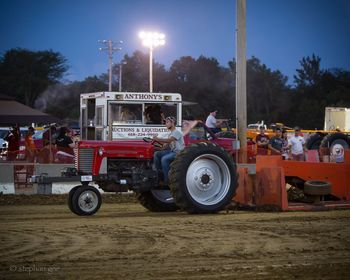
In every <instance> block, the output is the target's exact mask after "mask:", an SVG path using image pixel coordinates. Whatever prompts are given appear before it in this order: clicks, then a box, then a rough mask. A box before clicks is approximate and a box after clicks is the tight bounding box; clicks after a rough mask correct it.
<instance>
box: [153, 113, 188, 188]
mask: <svg viewBox="0 0 350 280" xmlns="http://www.w3.org/2000/svg"><path fill="white" fill-rule="evenodd" d="M165 125H166V127H167V129H169V130H170V134H169V136H168V138H166V139H164V138H158V137H157V136H154V137H153V140H154V141H157V142H159V143H160V144H166V145H167V146H168V147H169V149H165V150H161V151H156V152H155V153H154V157H153V158H154V164H155V167H156V168H157V170H158V171H162V172H163V176H164V185H168V179H169V178H168V176H169V175H168V173H169V169H170V163H171V162H172V161H173V160H174V158H175V156H176V155H177V154H178V153H179V152H180V151H182V150H183V149H184V147H185V142H184V137H183V134H182V132H181V131H179V130H177V129H176V119H175V118H174V117H167V118H166V119H165Z"/></svg>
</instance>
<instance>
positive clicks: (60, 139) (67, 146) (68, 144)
mask: <svg viewBox="0 0 350 280" xmlns="http://www.w3.org/2000/svg"><path fill="white" fill-rule="evenodd" d="M67 133H68V129H67V127H64V126H63V127H61V129H60V131H59V134H58V136H57V138H56V145H57V150H58V151H60V152H64V153H67V154H69V155H72V156H74V151H73V148H74V146H75V144H74V143H73V140H72V138H70V137H69V136H68V135H67Z"/></svg>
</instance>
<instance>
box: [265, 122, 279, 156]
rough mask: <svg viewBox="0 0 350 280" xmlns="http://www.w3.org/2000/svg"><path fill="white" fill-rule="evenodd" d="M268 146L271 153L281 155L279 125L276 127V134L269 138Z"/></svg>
mask: <svg viewBox="0 0 350 280" xmlns="http://www.w3.org/2000/svg"><path fill="white" fill-rule="evenodd" d="M268 147H269V150H270V151H271V154H272V155H282V150H283V139H282V131H281V129H280V128H279V127H278V128H276V135H275V136H273V137H272V138H271V139H270V141H269V144H268Z"/></svg>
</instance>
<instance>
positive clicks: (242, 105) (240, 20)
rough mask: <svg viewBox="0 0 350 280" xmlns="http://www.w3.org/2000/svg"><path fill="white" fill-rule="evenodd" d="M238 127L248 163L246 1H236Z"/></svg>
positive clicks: (244, 159) (238, 133)
mask: <svg viewBox="0 0 350 280" xmlns="http://www.w3.org/2000/svg"><path fill="white" fill-rule="evenodd" d="M236 5H237V6H236V10H237V17H236V20H237V23H236V28H237V29H236V127H237V135H238V140H239V141H240V150H241V153H240V154H241V156H242V157H241V161H242V163H247V81H246V79H247V61H246V0H236Z"/></svg>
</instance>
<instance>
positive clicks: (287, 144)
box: [205, 109, 307, 161]
mask: <svg viewBox="0 0 350 280" xmlns="http://www.w3.org/2000/svg"><path fill="white" fill-rule="evenodd" d="M217 112H218V110H216V109H213V110H211V111H210V113H209V115H208V117H207V119H206V122H205V124H206V126H207V127H208V128H209V129H210V130H211V131H212V132H213V133H218V132H220V131H221V126H222V123H223V122H224V121H225V120H223V119H217V118H216V115H217ZM255 141H256V147H257V155H281V156H282V157H283V159H286V160H287V159H291V160H296V161H304V160H305V154H306V152H307V149H306V146H305V139H304V137H303V136H302V133H301V131H300V128H299V127H295V128H294V135H293V136H292V137H290V138H288V137H287V131H286V130H285V129H282V128H279V127H277V128H276V129H275V135H274V136H273V137H271V138H270V137H269V135H267V134H266V131H265V127H264V126H260V133H259V134H258V135H257V136H256V139H255Z"/></svg>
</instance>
